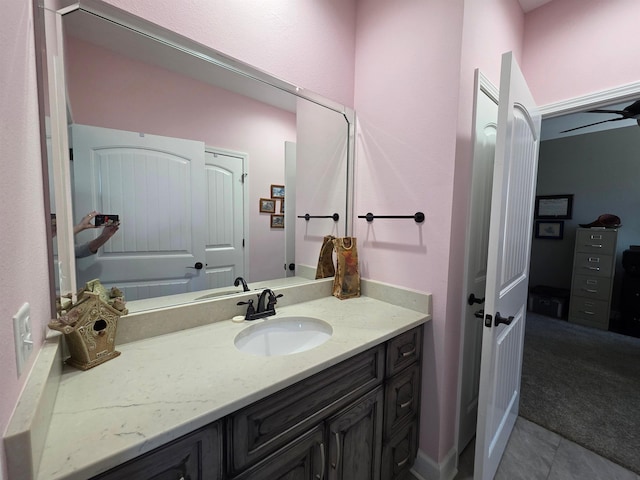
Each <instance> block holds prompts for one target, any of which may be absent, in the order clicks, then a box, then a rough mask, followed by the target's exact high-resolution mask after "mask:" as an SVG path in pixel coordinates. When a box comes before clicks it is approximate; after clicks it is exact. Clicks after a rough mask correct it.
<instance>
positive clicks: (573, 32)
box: [522, 0, 640, 105]
mask: <svg viewBox="0 0 640 480" xmlns="http://www.w3.org/2000/svg"><path fill="white" fill-rule="evenodd" d="M638 18H640V2H637V1H636V0H616V1H615V2H605V1H601V0H555V1H553V2H551V3H549V4H547V5H544V6H542V7H540V8H538V9H537V10H534V11H532V12H531V13H529V14H527V16H526V18H525V36H524V44H525V48H524V60H523V62H522V69H523V72H524V74H525V76H526V78H527V81H528V83H529V86H530V87H531V91H532V93H533V96H534V98H535V100H536V102H537V103H538V104H539V105H546V104H548V103H553V102H557V101H560V100H566V99H570V98H574V97H578V96H581V95H586V94H589V93H592V92H597V91H600V90H605V89H610V88H612V87H617V86H620V85H624V84H628V83H634V82H638V81H639V80H640V62H638V53H637V50H638V49H637V44H638V39H637V29H638Z"/></svg>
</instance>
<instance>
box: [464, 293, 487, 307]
mask: <svg viewBox="0 0 640 480" xmlns="http://www.w3.org/2000/svg"><path fill="white" fill-rule="evenodd" d="M467 303H468V304H469V305H473V304H474V303H484V298H477V297H476V296H475V295H474V294H473V293H472V294H471V295H469V298H467Z"/></svg>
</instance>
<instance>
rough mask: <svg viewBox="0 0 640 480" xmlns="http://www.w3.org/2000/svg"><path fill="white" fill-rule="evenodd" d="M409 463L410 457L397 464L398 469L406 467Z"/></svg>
mask: <svg viewBox="0 0 640 480" xmlns="http://www.w3.org/2000/svg"><path fill="white" fill-rule="evenodd" d="M408 461H409V457H406V458H405V459H404V460H400V461H399V462H398V463H396V466H397V467H398V468H401V467H404V466H405V465H406V463H407V462H408Z"/></svg>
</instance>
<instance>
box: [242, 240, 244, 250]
mask: <svg viewBox="0 0 640 480" xmlns="http://www.w3.org/2000/svg"><path fill="white" fill-rule="evenodd" d="M242 248H244V238H243V239H242Z"/></svg>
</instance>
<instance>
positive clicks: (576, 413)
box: [520, 312, 640, 474]
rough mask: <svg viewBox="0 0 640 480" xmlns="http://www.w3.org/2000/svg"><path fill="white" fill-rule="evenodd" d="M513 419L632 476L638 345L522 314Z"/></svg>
mask: <svg viewBox="0 0 640 480" xmlns="http://www.w3.org/2000/svg"><path fill="white" fill-rule="evenodd" d="M521 393H522V396H521V400H520V415H521V416H523V417H524V418H526V419H528V420H530V421H532V422H534V423H537V424H538V425H541V426H543V427H544V428H546V429H548V430H551V431H553V432H556V433H558V434H559V435H561V436H563V437H565V438H568V439H569V440H572V441H574V442H576V443H578V444H580V445H582V446H584V447H586V448H588V449H589V450H592V451H594V452H596V453H598V454H600V455H602V456H603V457H606V458H608V459H610V460H612V461H613V462H615V463H618V464H620V465H622V466H624V467H626V468H628V469H630V470H633V471H634V472H636V473H638V474H640V339H639V338H633V337H627V336H624V335H620V334H617V333H613V332H605V331H601V330H596V329H592V328H587V327H581V326H579V325H574V324H571V323H569V322H567V321H566V320H559V319H554V318H549V317H544V316H542V315H538V314H534V313H531V312H528V313H527V327H526V333H525V340H524V358H523V365H522V388H521Z"/></svg>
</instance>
